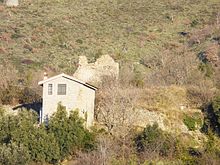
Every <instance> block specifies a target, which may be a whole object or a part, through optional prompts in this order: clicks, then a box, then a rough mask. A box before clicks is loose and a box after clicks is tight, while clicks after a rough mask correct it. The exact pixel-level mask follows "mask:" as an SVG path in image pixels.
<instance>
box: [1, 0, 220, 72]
mask: <svg viewBox="0 0 220 165" xmlns="http://www.w3.org/2000/svg"><path fill="white" fill-rule="evenodd" d="M219 8H220V4H219V1H218V0H209V1H207V0H196V1H191V0H180V1H173V0H156V1H155V0H151V1H145V0H140V1H135V0H132V1H130V0H123V1H120V0H119V1H116V0H112V1H108V0H102V1H100V0H93V1H87V0H85V1H81V0H74V1H71V0H56V1H50V0H38V1H24V0H23V1H21V2H20V6H19V7H17V8H6V7H5V6H4V5H3V4H2V5H1V6H0V20H1V22H0V27H1V28H0V41H1V45H0V54H1V63H3V62H4V61H6V62H7V63H12V64H13V65H14V66H16V68H17V69H18V70H19V71H21V72H22V71H23V70H25V71H27V70H29V69H40V70H42V69H43V68H44V67H47V68H51V69H55V70H57V71H65V72H68V73H73V71H74V69H75V68H76V64H77V59H78V56H79V55H86V56H87V57H88V58H89V59H90V60H91V61H94V60H95V59H96V58H97V57H98V56H100V55H102V54H111V55H112V56H113V57H114V58H115V59H116V60H129V61H138V62H139V61H140V60H141V59H143V58H145V57H146V56H157V55H158V54H161V52H163V51H165V48H168V49H170V50H171V51H174V52H175V51H177V50H178V49H179V47H182V46H183V45H188V42H189V38H190V37H188V38H187V37H183V35H181V32H186V33H187V34H190V35H193V34H194V33H195V31H197V30H201V29H203V28H204V27H205V26H206V25H210V24H215V23H216V21H217V19H219V18H218V11H219ZM183 34H184V33H183ZM213 37H219V33H217V34H216V32H213V33H211V34H210V35H208V36H207V38H205V41H204V42H205V43H204V44H202V45H200V46H192V47H190V49H191V50H192V51H194V52H195V53H197V54H198V53H199V52H200V51H204V50H203V49H204V48H205V47H206V45H207V44H208V43H209V42H211V39H212V38H213Z"/></svg>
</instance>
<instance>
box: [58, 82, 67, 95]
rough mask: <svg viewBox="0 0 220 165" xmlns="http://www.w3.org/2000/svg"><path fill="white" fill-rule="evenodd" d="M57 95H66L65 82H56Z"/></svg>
mask: <svg viewBox="0 0 220 165" xmlns="http://www.w3.org/2000/svg"><path fill="white" fill-rule="evenodd" d="M57 94H58V95H66V84H58V90H57Z"/></svg>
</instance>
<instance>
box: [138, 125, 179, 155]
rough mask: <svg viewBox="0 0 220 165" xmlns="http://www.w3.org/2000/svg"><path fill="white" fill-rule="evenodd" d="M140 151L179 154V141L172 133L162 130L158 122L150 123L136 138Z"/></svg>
mask: <svg viewBox="0 0 220 165" xmlns="http://www.w3.org/2000/svg"><path fill="white" fill-rule="evenodd" d="M135 142H136V146H137V151H138V152H139V153H144V152H147V153H151V152H154V153H156V154H158V155H160V156H162V157H166V156H168V155H173V154H174V153H176V154H177V150H176V149H177V144H178V141H177V140H176V139H175V138H174V137H173V136H171V135H170V134H168V133H166V132H164V131H162V130H161V129H160V128H159V127H158V124H153V126H150V125H148V126H147V127H146V128H145V129H144V131H143V132H141V133H140V134H139V135H138V136H137V138H136V139H135Z"/></svg>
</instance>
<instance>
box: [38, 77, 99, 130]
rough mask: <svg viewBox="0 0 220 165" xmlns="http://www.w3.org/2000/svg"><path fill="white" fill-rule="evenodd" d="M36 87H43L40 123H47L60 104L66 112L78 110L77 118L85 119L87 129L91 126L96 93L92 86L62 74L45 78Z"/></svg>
mask: <svg viewBox="0 0 220 165" xmlns="http://www.w3.org/2000/svg"><path fill="white" fill-rule="evenodd" d="M38 85H40V86H42V87H43V103H42V110H41V111H40V122H43V121H47V120H48V118H49V117H50V116H51V115H52V114H53V113H54V112H56V110H57V105H58V103H59V102H61V104H62V105H63V106H65V108H66V110H67V112H69V111H71V110H78V111H79V116H80V117H82V118H84V119H85V121H86V127H87V128H88V127H91V126H92V125H93V122H94V103H95V91H96V88H95V87H94V86H92V85H90V84H88V83H86V82H83V81H81V80H78V79H76V78H74V77H72V76H69V75H66V74H64V73H62V74H59V75H57V76H54V77H50V78H47V77H45V78H44V80H42V81H40V82H39V83H38Z"/></svg>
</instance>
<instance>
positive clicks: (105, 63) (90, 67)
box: [73, 55, 119, 86]
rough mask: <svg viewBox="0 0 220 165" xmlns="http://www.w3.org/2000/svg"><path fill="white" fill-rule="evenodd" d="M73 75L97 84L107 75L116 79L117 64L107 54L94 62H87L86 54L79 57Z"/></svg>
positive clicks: (117, 73)
mask: <svg viewBox="0 0 220 165" xmlns="http://www.w3.org/2000/svg"><path fill="white" fill-rule="evenodd" d="M73 76H74V77H75V78H77V79H79V80H82V81H85V82H88V83H92V84H94V85H97V86H99V84H101V82H102V81H103V79H104V78H105V77H107V76H109V77H111V78H115V79H118V77H119V64H118V63H117V62H115V61H114V59H113V58H112V57H111V56H109V55H103V56H101V57H100V58H98V59H97V60H96V62H95V63H88V60H87V58H86V56H80V57H79V67H78V69H77V70H76V72H75V73H74V74H73Z"/></svg>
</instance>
